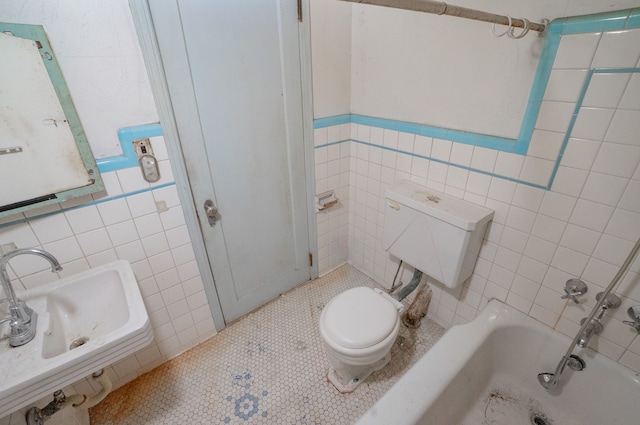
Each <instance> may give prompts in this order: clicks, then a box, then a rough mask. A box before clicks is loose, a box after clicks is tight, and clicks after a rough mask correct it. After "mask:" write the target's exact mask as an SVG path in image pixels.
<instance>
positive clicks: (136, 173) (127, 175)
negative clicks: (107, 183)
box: [116, 161, 164, 193]
mask: <svg viewBox="0 0 640 425" xmlns="http://www.w3.org/2000/svg"><path fill="white" fill-rule="evenodd" d="M161 162H162V161H159V162H158V166H160V163H161ZM162 171H163V170H160V175H161V177H164V176H162ZM116 174H117V175H118V180H120V186H122V191H123V192H124V193H129V192H135V191H137V190H142V189H147V188H148V187H149V182H147V181H146V180H145V179H144V177H143V175H142V170H141V169H140V168H139V167H132V168H125V169H122V170H118V171H117V172H116Z"/></svg>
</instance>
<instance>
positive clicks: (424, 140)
mask: <svg viewBox="0 0 640 425" xmlns="http://www.w3.org/2000/svg"><path fill="white" fill-rule="evenodd" d="M432 144H433V139H432V138H431V137H426V136H421V135H416V138H415V142H414V148H413V149H414V153H415V154H416V155H422V156H427V157H430V156H431V146H432Z"/></svg>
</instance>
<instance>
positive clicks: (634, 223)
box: [605, 208, 640, 241]
mask: <svg viewBox="0 0 640 425" xmlns="http://www.w3.org/2000/svg"><path fill="white" fill-rule="evenodd" d="M605 233H606V234H608V235H613V236H617V237H619V238H622V239H626V240H629V241H636V240H638V238H640V214H639V213H636V212H633V211H627V210H623V209H621V208H618V209H616V210H615V211H614V213H613V216H612V217H611V220H610V221H609V224H608V225H607V228H606V229H605Z"/></svg>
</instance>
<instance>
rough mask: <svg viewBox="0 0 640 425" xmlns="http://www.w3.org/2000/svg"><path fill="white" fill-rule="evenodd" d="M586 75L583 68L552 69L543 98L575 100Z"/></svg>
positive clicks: (560, 100) (562, 100)
mask: <svg viewBox="0 0 640 425" xmlns="http://www.w3.org/2000/svg"><path fill="white" fill-rule="evenodd" d="M586 76H587V71H586V70H585V69H553V70H552V71H551V75H549V81H548V82H547V90H546V91H545V93H544V97H543V99H544V100H555V101H559V102H573V101H575V100H576V99H577V98H578V96H579V95H580V93H581V92H582V87H583V85H584V80H585V77H586ZM616 105H617V103H616ZM599 106H602V105H599Z"/></svg>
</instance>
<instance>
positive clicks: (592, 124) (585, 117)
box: [571, 107, 615, 140]
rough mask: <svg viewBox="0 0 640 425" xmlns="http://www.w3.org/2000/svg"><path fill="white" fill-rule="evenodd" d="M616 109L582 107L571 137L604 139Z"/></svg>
mask: <svg viewBox="0 0 640 425" xmlns="http://www.w3.org/2000/svg"><path fill="white" fill-rule="evenodd" d="M614 112H615V109H605V108H586V107H582V108H580V111H578V117H577V118H576V122H575V124H574V125H573V130H572V131H571V137H573V138H577V139H587V140H602V138H603V137H604V135H605V134H606V132H607V129H608V128H609V124H610V123H611V119H612V118H613V114H614Z"/></svg>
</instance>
